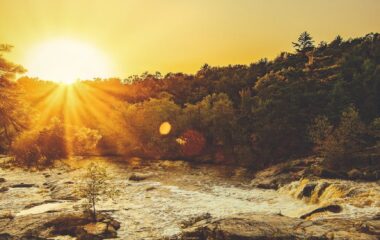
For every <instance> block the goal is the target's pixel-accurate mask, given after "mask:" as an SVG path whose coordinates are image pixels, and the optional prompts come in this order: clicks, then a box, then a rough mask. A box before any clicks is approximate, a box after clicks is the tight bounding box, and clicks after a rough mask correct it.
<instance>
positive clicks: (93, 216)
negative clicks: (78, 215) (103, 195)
mask: <svg viewBox="0 0 380 240" xmlns="http://www.w3.org/2000/svg"><path fill="white" fill-rule="evenodd" d="M92 219H93V221H94V222H96V209H95V198H92Z"/></svg>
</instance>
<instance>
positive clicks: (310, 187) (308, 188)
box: [298, 183, 317, 199]
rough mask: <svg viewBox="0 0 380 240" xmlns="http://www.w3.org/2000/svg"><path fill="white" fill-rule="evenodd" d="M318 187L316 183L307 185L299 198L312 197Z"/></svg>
mask: <svg viewBox="0 0 380 240" xmlns="http://www.w3.org/2000/svg"><path fill="white" fill-rule="evenodd" d="M316 186H317V184H316V183H308V184H306V185H305V187H304V188H303V190H302V192H300V194H299V195H298V198H300V199H302V198H303V197H311V194H312V193H313V191H314V189H315V187H316Z"/></svg>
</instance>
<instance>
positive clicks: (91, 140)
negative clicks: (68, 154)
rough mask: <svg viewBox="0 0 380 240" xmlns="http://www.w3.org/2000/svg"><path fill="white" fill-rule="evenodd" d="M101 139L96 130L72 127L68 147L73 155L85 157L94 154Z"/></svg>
mask: <svg viewBox="0 0 380 240" xmlns="http://www.w3.org/2000/svg"><path fill="white" fill-rule="evenodd" d="M101 138H102V136H101V135H100V133H99V131H98V130H94V129H91V128H86V127H74V131H73V136H72V137H71V139H70V145H71V146H72V151H73V153H74V154H75V155H87V154H91V153H93V152H94V150H95V149H96V146H97V144H98V142H99V140H100V139H101Z"/></svg>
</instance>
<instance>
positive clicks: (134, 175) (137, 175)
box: [129, 173, 153, 182]
mask: <svg viewBox="0 0 380 240" xmlns="http://www.w3.org/2000/svg"><path fill="white" fill-rule="evenodd" d="M152 176H153V173H132V175H131V176H130V177H129V180H131V181H136V182H138V181H143V180H145V179H148V178H150V177H152Z"/></svg>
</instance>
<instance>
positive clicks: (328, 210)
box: [300, 204, 342, 219]
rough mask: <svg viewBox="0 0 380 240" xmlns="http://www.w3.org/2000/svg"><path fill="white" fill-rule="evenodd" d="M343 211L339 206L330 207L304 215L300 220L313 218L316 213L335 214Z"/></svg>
mask: <svg viewBox="0 0 380 240" xmlns="http://www.w3.org/2000/svg"><path fill="white" fill-rule="evenodd" d="M341 211H342V207H341V206H339V205H335V204H334V205H329V206H325V207H320V208H317V209H315V210H313V211H311V212H309V213H306V214H304V215H302V216H301V217H300V218H301V219H306V218H308V217H310V216H312V215H313V214H315V213H321V212H333V213H340V212H341Z"/></svg>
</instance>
